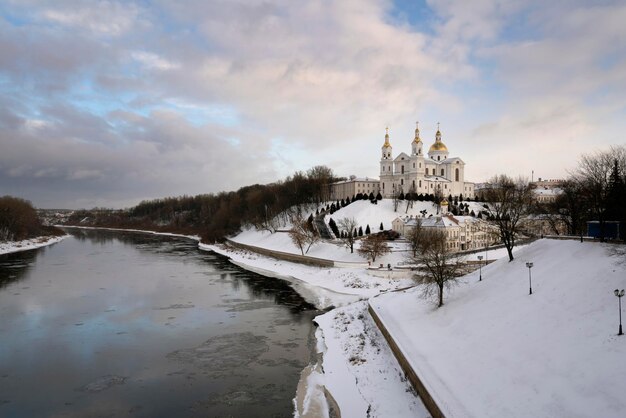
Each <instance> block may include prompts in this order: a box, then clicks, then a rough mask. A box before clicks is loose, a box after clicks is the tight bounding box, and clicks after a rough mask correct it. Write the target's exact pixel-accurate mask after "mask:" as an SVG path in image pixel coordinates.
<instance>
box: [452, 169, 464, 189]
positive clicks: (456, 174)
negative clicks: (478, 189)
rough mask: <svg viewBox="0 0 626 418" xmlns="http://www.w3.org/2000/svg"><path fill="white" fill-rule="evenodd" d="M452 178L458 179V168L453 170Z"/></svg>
mask: <svg viewBox="0 0 626 418" xmlns="http://www.w3.org/2000/svg"><path fill="white" fill-rule="evenodd" d="M454 180H455V181H459V169H458V168H457V169H455V170H454ZM465 191H467V188H465Z"/></svg>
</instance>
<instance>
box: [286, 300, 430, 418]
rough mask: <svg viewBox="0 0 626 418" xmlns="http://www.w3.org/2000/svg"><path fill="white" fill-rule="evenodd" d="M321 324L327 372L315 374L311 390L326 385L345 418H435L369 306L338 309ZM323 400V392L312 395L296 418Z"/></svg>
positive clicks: (320, 318)
mask: <svg viewBox="0 0 626 418" xmlns="http://www.w3.org/2000/svg"><path fill="white" fill-rule="evenodd" d="M315 322H316V323H318V325H319V328H318V330H317V332H316V334H315V335H316V338H317V345H318V351H319V352H320V353H321V354H322V355H323V359H324V361H323V369H324V373H323V374H322V373H320V372H319V371H317V372H314V373H312V374H310V375H309V376H308V379H309V385H308V387H309V388H317V389H318V388H319V387H320V385H324V386H325V387H326V389H327V390H328V391H329V392H330V393H331V394H332V396H333V398H334V400H335V401H336V402H337V405H338V406H339V409H340V411H341V415H342V416H344V417H428V416H430V415H429V413H428V411H427V410H426V409H425V408H424V405H423V404H422V403H421V401H420V400H419V398H418V397H417V396H416V394H415V393H414V392H413V389H412V387H411V385H410V384H409V383H408V382H407V381H406V379H405V378H404V372H403V371H402V369H401V368H400V367H399V365H398V363H397V361H396V360H395V357H394V356H393V353H392V352H391V350H390V349H389V347H388V346H387V342H386V341H385V339H384V337H383V335H382V334H381V333H380V331H379V330H378V328H377V327H376V325H375V324H374V322H373V321H372V319H371V317H370V315H369V313H368V312H367V302H357V303H353V304H351V305H349V306H346V307H343V308H338V309H334V310H332V311H330V312H328V313H326V314H324V315H320V316H318V317H316V318H315ZM319 395H320V391H319V389H318V390H309V391H308V392H307V395H306V397H305V399H306V400H307V401H306V402H303V403H302V406H303V407H302V410H297V411H296V416H297V417H305V416H307V414H308V412H309V409H310V408H316V407H317V405H319V404H320V403H321V402H319V400H318V397H319ZM309 405H310V406H309ZM316 416H323V417H326V416H328V415H324V414H320V415H316Z"/></svg>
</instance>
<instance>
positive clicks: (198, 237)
mask: <svg viewBox="0 0 626 418" xmlns="http://www.w3.org/2000/svg"><path fill="white" fill-rule="evenodd" d="M55 226H57V227H59V228H78V229H95V230H104V231H119V232H138V233H142V234H153V235H163V236H166V237H179V238H188V239H191V240H194V241H200V236H199V235H183V234H174V233H171V232H157V231H147V230H145V229H128V228H105V227H100V226H76V225H55Z"/></svg>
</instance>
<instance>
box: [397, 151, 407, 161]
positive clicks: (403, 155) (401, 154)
mask: <svg viewBox="0 0 626 418" xmlns="http://www.w3.org/2000/svg"><path fill="white" fill-rule="evenodd" d="M409 158H410V157H409V155H408V154H407V153H405V152H401V153H400V154H398V156H397V157H396V158H394V159H393V160H394V161H401V160H405V161H408V160H409Z"/></svg>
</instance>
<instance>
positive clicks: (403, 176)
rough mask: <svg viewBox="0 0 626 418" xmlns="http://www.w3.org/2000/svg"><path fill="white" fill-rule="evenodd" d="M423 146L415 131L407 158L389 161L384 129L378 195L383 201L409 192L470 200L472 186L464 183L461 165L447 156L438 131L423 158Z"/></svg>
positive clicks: (389, 144) (400, 156) (399, 156)
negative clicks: (439, 191)
mask: <svg viewBox="0 0 626 418" xmlns="http://www.w3.org/2000/svg"><path fill="white" fill-rule="evenodd" d="M423 145H424V144H423V142H422V140H421V139H420V132H419V128H417V127H416V128H415V138H413V141H412V142H411V154H410V155H409V154H406V153H404V152H401V153H400V154H398V155H397V156H396V157H393V154H392V147H391V143H390V142H389V128H387V132H386V133H385V143H384V144H383V146H382V148H381V151H382V158H381V160H380V192H381V194H382V195H383V197H393V195H394V194H396V193H400V192H403V193H407V192H410V191H414V192H415V193H418V194H420V193H421V194H435V193H436V191H437V190H438V189H439V190H441V193H442V194H443V196H449V195H452V196H459V195H463V197H464V198H474V183H471V182H466V181H465V162H463V160H462V159H460V158H458V157H450V156H449V153H448V147H446V145H445V144H444V143H443V142H442V141H441V132H440V131H439V128H437V133H436V135H435V142H434V143H433V144H432V145H431V146H430V148H429V150H428V155H427V156H425V155H424V154H423V151H422V147H423Z"/></svg>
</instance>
